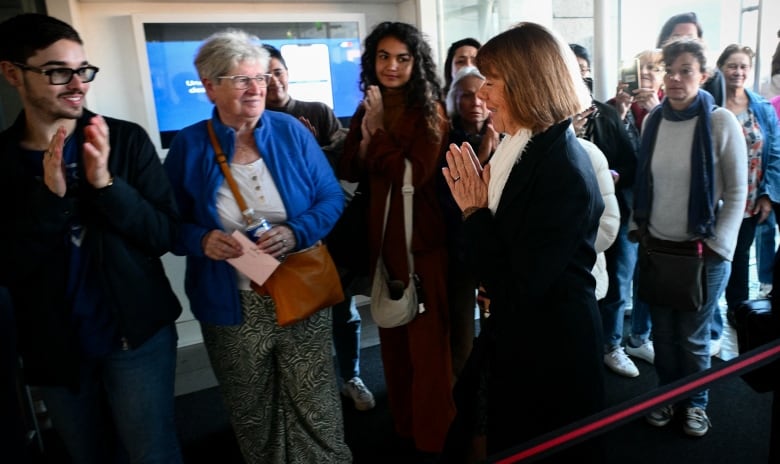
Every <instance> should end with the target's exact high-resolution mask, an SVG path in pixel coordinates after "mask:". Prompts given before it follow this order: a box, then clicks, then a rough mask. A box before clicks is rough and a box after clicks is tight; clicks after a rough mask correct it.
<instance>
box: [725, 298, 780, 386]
mask: <svg viewBox="0 0 780 464" xmlns="http://www.w3.org/2000/svg"><path fill="white" fill-rule="evenodd" d="M734 324H735V328H736V329H737V344H738V345H739V352H740V353H746V352H748V351H750V350H753V349H755V348H758V347H760V346H761V345H765V344H767V343H769V342H772V341H774V340H777V338H779V337H780V327H779V326H778V321H777V319H776V318H775V317H773V315H772V302H771V300H767V299H760V300H747V301H743V302H742V303H741V304H740V305H739V306H737V308H736V309H735V310H734ZM742 379H743V380H744V381H745V382H747V384H748V385H750V387H751V388H753V390H755V391H757V392H759V393H763V392H768V391H772V390H780V361H773V362H772V363H770V364H768V365H766V366H762V367H759V368H758V369H755V370H753V371H750V372H748V373H746V374H743V375H742Z"/></svg>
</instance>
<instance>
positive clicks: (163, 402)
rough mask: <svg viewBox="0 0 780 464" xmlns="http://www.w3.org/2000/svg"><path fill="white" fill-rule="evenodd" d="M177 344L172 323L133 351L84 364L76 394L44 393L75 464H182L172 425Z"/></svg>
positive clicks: (58, 390)
mask: <svg viewBox="0 0 780 464" xmlns="http://www.w3.org/2000/svg"><path fill="white" fill-rule="evenodd" d="M176 340H177V335H176V328H175V326H174V325H173V324H171V325H169V326H166V327H164V328H162V329H160V331H158V332H157V333H156V334H155V335H154V336H152V337H151V338H150V339H149V340H147V341H146V342H145V343H144V344H143V345H141V346H139V347H137V348H135V349H132V350H127V351H121V350H120V351H116V352H114V353H112V354H110V355H108V356H107V357H105V358H101V359H97V360H95V359H92V360H85V361H83V362H82V364H81V372H80V377H81V379H80V385H79V390H78V391H72V390H71V389H69V388H68V387H43V388H41V393H42V396H43V400H44V402H45V404H46V407H47V408H48V410H49V415H50V417H51V420H52V423H53V424H54V428H55V429H56V430H57V432H58V433H59V434H60V436H62V438H63V441H64V442H65V446H66V447H67V449H68V452H69V453H70V455H71V458H72V460H73V462H74V463H75V464H87V463H88V464H93V463H94V464H105V463H114V462H125V461H126V460H127V461H128V462H130V463H132V464H136V463H144V464H147V463H148V464H152V463H155V464H158V463H159V464H175V463H181V462H182V457H181V451H180V449H179V441H178V438H177V436H176V423H175V420H174V392H173V388H174V379H175V376H176ZM117 441H118V443H121V445H122V446H116V443H117Z"/></svg>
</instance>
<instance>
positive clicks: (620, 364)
mask: <svg viewBox="0 0 780 464" xmlns="http://www.w3.org/2000/svg"><path fill="white" fill-rule="evenodd" d="M604 364H606V365H607V367H609V368H610V369H612V371H613V372H615V373H616V374H620V375H622V376H624V377H637V376H639V369H637V368H636V364H634V361H632V360H631V358H629V357H628V356H627V355H626V352H625V351H623V347H622V346H621V347H619V348H615V349H614V350H612V351H610V352H609V353H607V354H605V355H604Z"/></svg>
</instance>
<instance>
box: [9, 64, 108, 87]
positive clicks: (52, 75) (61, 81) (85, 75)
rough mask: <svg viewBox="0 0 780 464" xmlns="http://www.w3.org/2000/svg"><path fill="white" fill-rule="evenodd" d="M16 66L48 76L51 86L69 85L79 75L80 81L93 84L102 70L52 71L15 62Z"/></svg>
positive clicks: (58, 69) (64, 69)
mask: <svg viewBox="0 0 780 464" xmlns="http://www.w3.org/2000/svg"><path fill="white" fill-rule="evenodd" d="M14 65H15V66H18V67H19V68H21V69H22V70H24V71H32V72H37V73H39V74H43V75H44V76H47V77H48V78H49V84H51V85H66V84H69V83H70V81H71V80H73V76H74V75H76V74H78V76H79V79H80V80H81V82H83V83H85V84H86V83H87V82H92V81H94V80H95V75H96V74H97V72H98V71H100V68H98V67H97V66H82V67H80V68H77V69H71V68H51V69H43V68H38V67H35V66H29V65H26V64H24V63H17V62H14Z"/></svg>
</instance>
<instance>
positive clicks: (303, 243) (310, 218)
mask: <svg viewBox="0 0 780 464" xmlns="http://www.w3.org/2000/svg"><path fill="white" fill-rule="evenodd" d="M259 43H260V42H259V40H258V39H257V38H256V37H253V36H249V35H247V34H246V33H244V32H240V31H236V30H231V31H227V32H220V33H217V34H215V35H213V36H211V37H210V38H208V39H207V40H206V42H205V43H204V44H203V45H202V46H201V47H200V49H199V51H198V53H197V56H196V57H195V67H196V68H197V70H198V74H199V75H200V77H201V81H202V82H203V87H204V88H205V90H206V95H207V96H208V97H209V99H210V100H211V101H212V102H213V103H214V107H215V108H214V112H213V115H212V117H211V119H210V120H208V121H210V122H211V123H212V124H213V126H214V132H215V134H216V137H217V139H218V142H219V144H220V145H221V149H222V151H224V153H225V154H226V155H227V158H228V163H229V166H230V168H229V169H230V171H231V173H232V177H233V178H234V179H235V181H236V184H237V185H238V189H239V191H240V193H241V196H242V197H243V198H244V200H245V201H246V203H247V206H248V207H249V208H252V209H254V211H256V212H257V213H259V214H261V215H262V216H264V217H265V218H266V220H267V221H268V222H269V223H270V224H272V225H274V224H275V225H274V226H273V227H272V228H271V229H270V230H268V231H266V232H265V233H263V234H262V235H261V236H260V237H259V239H256V243H257V246H258V248H260V249H261V250H263V251H265V252H266V253H268V254H270V255H272V256H274V257H280V256H282V255H283V254H286V253H290V252H292V251H296V250H301V249H305V248H307V247H310V246H312V245H313V244H315V243H316V242H317V241H318V240H320V239H321V238H323V237H324V236H325V234H327V233H328V232H329V231H330V229H331V228H332V227H333V225H334V224H335V223H336V220H337V219H338V217H339V214H341V211H342V208H343V204H344V198H343V194H342V193H341V187H340V186H339V184H338V181H337V180H336V178H335V176H334V175H333V170H332V169H331V167H330V165H329V164H328V162H327V160H326V159H325V155H324V154H323V153H322V150H321V149H320V147H319V145H318V144H317V141H316V140H315V139H314V137H313V136H312V134H311V132H310V131H309V130H308V129H307V128H306V127H305V126H304V125H303V124H301V123H300V122H299V121H298V120H296V119H295V118H293V117H292V116H290V115H288V114H285V113H279V112H275V111H264V110H265V95H266V87H267V85H268V82H269V78H270V75H269V74H267V71H268V61H269V56H268V52H267V51H266V50H265V49H263V48H262V47H261V46H260V45H259ZM208 121H201V122H198V123H195V124H193V125H191V126H189V127H185V128H184V129H182V130H181V131H180V132H179V133H178V134H177V135H176V138H175V139H174V140H173V142H172V144H171V148H170V151H169V152H168V157H167V158H166V160H165V168H166V170H167V172H168V176H169V177H170V179H171V184H172V185H173V189H174V193H175V194H176V199H177V201H178V204H179V208H180V211H181V216H182V222H183V224H182V225H181V230H182V233H181V235H180V237H179V238H178V242H177V244H176V246H175V249H174V251H175V252H176V253H177V254H180V255H185V256H187V273H186V280H185V287H186V291H187V296H188V297H189V300H190V307H191V308H192V312H193V313H194V314H195V316H196V317H197V318H198V320H199V321H200V323H201V328H202V331H203V338H204V342H205V345H206V349H207V350H208V353H209V358H210V360H211V365H212V367H213V368H214V373H215V374H216V376H217V380H219V384H220V389H221V390H222V395H223V397H224V400H225V404H226V406H227V409H228V411H229V413H230V419H231V423H232V425H233V430H234V431H235V434H236V438H237V441H238V444H239V447H240V448H241V453H242V454H243V456H244V460H245V461H246V462H247V463H264V464H265V463H275V464H281V463H302V464H303V463H306V464H308V463H312V462H318V463H320V462H321V463H344V462H350V461H351V455H350V452H349V449H348V448H347V446H346V444H345V442H344V431H343V424H342V415H341V401H340V399H339V395H338V391H337V389H336V377H335V373H334V368H333V360H332V358H331V344H332V337H331V318H330V310H329V309H326V310H322V311H318V312H316V313H315V314H313V315H312V316H310V317H309V318H308V319H306V320H303V321H300V322H298V323H296V324H293V325H291V326H286V327H280V326H279V325H277V323H276V316H275V305H274V301H273V300H272V299H271V298H270V297H268V296H260V295H258V294H257V293H255V292H254V291H252V290H251V288H250V281H249V278H248V277H246V276H245V275H243V274H242V273H240V272H238V271H237V270H236V269H235V268H233V267H232V266H231V265H230V264H229V263H228V262H226V261H225V260H226V259H227V258H235V257H237V256H240V255H241V246H240V245H239V242H238V241H237V240H236V239H235V238H233V237H232V236H231V235H230V234H231V233H233V232H234V231H236V230H239V231H241V232H242V233H244V232H243V231H244V229H245V228H246V224H245V223H244V221H243V218H242V213H241V211H240V208H239V206H238V204H237V202H236V198H235V197H234V196H233V193H232V192H231V189H230V187H229V186H228V184H227V182H226V179H225V176H224V175H223V173H222V171H221V169H220V166H219V164H218V163H217V161H216V158H215V149H214V148H213V146H212V143H211V141H210V138H209V132H208V129H207V122H208Z"/></svg>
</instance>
